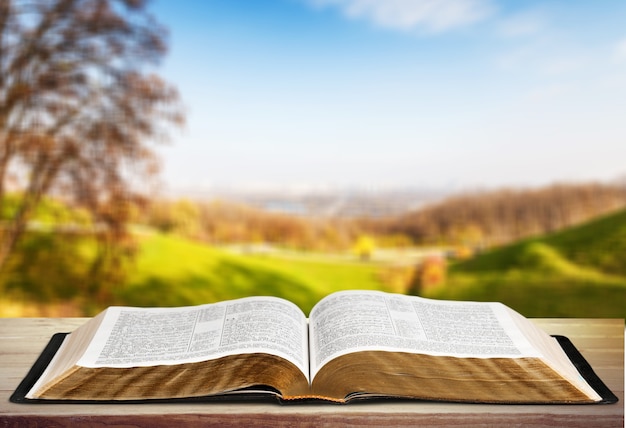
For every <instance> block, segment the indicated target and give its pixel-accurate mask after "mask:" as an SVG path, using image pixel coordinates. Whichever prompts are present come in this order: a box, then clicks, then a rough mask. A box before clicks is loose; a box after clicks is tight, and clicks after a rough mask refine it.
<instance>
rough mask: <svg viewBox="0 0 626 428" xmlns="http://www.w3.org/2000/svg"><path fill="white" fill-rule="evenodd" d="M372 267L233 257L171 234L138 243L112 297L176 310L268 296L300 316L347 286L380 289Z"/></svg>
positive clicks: (306, 259)
mask: <svg viewBox="0 0 626 428" xmlns="http://www.w3.org/2000/svg"><path fill="white" fill-rule="evenodd" d="M377 272H378V269H377V267H376V266H375V265H373V264H365V263H351V262H347V261H344V262H339V261H326V260H323V259H322V260H320V259H319V258H317V257H299V258H293V257H289V258H287V257H284V256H274V255H272V254H237V253H233V252H228V251H225V250H222V249H216V248H212V247H209V246H206V245H202V244H197V243H194V242H191V241H188V240H185V239H182V238H177V237H175V236H169V235H161V234H153V235H149V236H146V237H144V238H143V239H142V242H141V252H140V257H139V258H138V260H137V264H136V266H135V269H134V270H133V273H132V274H131V276H130V278H129V281H128V283H127V284H126V285H124V286H123V287H121V288H120V289H119V290H117V292H116V295H117V297H118V299H119V300H120V301H121V302H124V304H126V305H135V306H182V305H195V304H200V303H210V302H216V301H220V300H227V299H235V298H239V297H245V296H251V295H272V296H278V297H283V298H286V299H289V300H291V301H292V302H294V303H296V304H297V305H298V306H300V308H302V309H303V310H304V311H305V312H306V313H308V312H309V310H310V309H311V307H312V306H313V305H314V304H315V303H316V302H317V301H318V300H319V299H320V298H321V297H323V296H325V295H326V294H328V293H330V292H333V291H336V290H340V289H350V288H360V289H385V286H384V285H383V283H382V282H381V280H380V279H379V276H378V274H377Z"/></svg>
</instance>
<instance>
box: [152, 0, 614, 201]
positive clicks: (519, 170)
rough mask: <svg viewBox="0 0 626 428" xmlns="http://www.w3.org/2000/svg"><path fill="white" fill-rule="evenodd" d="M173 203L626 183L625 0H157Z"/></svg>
mask: <svg viewBox="0 0 626 428" xmlns="http://www.w3.org/2000/svg"><path fill="white" fill-rule="evenodd" d="M151 9H152V11H153V13H154V14H155V15H156V17H157V19H158V20H159V21H160V22H161V23H162V24H164V25H165V26H166V27H168V28H169V31H170V37H169V42H170V50H169V53H168V56H167V57H166V58H165V60H164V61H163V63H162V64H161V67H160V68H159V73H161V74H162V75H163V76H164V77H165V78H166V79H167V80H168V81H170V82H171V83H173V84H175V85H176V86H177V87H178V88H179V90H180V92H181V95H182V98H183V101H184V104H185V106H186V110H187V120H188V123H187V125H186V127H185V129H184V130H183V131H182V132H179V131H176V132H174V133H173V134H172V137H173V138H172V141H171V144H170V145H169V146H167V147H165V148H162V149H160V150H159V152H160V153H161V155H162V158H163V180H164V181H165V183H166V185H167V187H168V188H169V189H170V190H177V189H183V188H191V187H193V188H196V189H209V188H211V187H214V186H220V187H222V186H232V187H256V188H268V187H269V188H276V187H279V188H285V187H289V188H294V189H297V188H302V189H307V188H326V187H359V188H367V189H383V188H394V187H419V188H424V187H425V188H440V189H449V190H460V189H466V188H476V187H502V186H535V185H544V184H549V183H552V182H555V181H588V180H612V179H616V178H619V177H625V176H626V162H625V161H624V159H626V25H625V24H624V23H625V22H626V2H625V1H623V0H618V1H610V0H602V1H578V0H542V1H535V0H526V1H498V0H202V1H200V0H196V1H189V0H186V1H174V0H156V1H154V3H153V4H152V8H151Z"/></svg>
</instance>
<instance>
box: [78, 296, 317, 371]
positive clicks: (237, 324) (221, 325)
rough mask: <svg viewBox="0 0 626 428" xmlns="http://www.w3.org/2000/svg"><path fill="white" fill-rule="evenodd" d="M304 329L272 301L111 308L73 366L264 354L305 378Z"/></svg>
mask: <svg viewBox="0 0 626 428" xmlns="http://www.w3.org/2000/svg"><path fill="white" fill-rule="evenodd" d="M307 328H308V326H307V320H306V317H305V315H304V313H303V312H302V311H301V310H300V308H298V307H297V306H296V305H295V304H293V303H291V302H289V301H287V300H284V299H279V298H276V297H248V298H243V299H238V300H230V301H225V302H219V303H213V304H208V305H201V306H191V307H182V308H128V307H111V308H109V309H107V311H106V313H105V317H104V320H103V321H102V324H101V326H100V328H99V329H98V331H97V333H96V335H95V337H94V339H93V340H92V342H91V344H90V345H89V347H88V348H87V350H86V351H85V353H84V354H83V356H82V357H81V358H80V359H79V361H78V363H77V365H79V366H83V367H136V366H154V365H171V364H181V363H193V362H200V361H205V360H209V359H215V358H219V357H223V356H226V355H235V354H244V353H268V354H272V355H278V356H280V357H283V358H285V359H287V360H289V361H291V362H292V363H294V364H295V365H296V366H297V367H298V368H300V370H302V372H303V373H304V374H305V375H306V377H307V379H308V375H309V362H308V339H307V337H308V334H307Z"/></svg>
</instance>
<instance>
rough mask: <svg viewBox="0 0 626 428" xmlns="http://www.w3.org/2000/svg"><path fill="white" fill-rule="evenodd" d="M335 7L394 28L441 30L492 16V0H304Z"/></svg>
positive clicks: (434, 31) (351, 16) (352, 15)
mask: <svg viewBox="0 0 626 428" xmlns="http://www.w3.org/2000/svg"><path fill="white" fill-rule="evenodd" d="M307 1H308V2H309V3H310V4H313V5H315V6H318V7H326V6H330V7H335V8H337V9H339V10H340V11H341V12H342V13H343V14H344V15H345V16H347V17H348V18H351V19H363V20H367V21H371V22H372V23H374V24H375V25H377V26H380V27H384V28H390V29H394V30H402V31H409V30H419V31H424V32H428V33H440V32H444V31H448V30H453V29H455V28H458V27H463V26H466V25H469V24H472V23H475V22H478V21H481V20H483V19H486V18H487V17H489V16H491V15H492V13H493V12H494V7H493V5H492V3H491V0H307Z"/></svg>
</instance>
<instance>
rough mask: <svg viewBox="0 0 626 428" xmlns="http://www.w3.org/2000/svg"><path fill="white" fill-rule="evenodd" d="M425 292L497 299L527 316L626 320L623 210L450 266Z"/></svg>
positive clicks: (436, 295) (625, 220) (625, 223)
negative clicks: (438, 282)
mask: <svg viewBox="0 0 626 428" xmlns="http://www.w3.org/2000/svg"><path fill="white" fill-rule="evenodd" d="M426 294H427V295H428V296H429V297H433V298H440V299H456V300H478V301H486V300H493V301H500V302H503V303H505V304H507V305H509V306H511V307H513V308H515V309H516V310H518V311H519V312H521V313H522V314H524V315H525V316H529V317H617V318H626V211H622V212H619V213H616V214H613V215H610V216H607V217H604V218H601V219H598V220H595V221H593V222H589V223H587V224H584V225H582V226H579V227H575V228H571V229H568V230H565V231H562V232H559V233H556V234H553V235H549V236H545V237H541V238H534V239H528V240H524V241H521V242H518V243H515V244H513V245H510V246H507V247H504V248H500V249H495V250H493V251H490V252H488V253H485V254H483V255H480V256H478V257H476V258H474V259H472V260H468V261H465V262H460V263H457V264H454V265H452V266H451V268H450V271H449V274H448V279H447V281H446V284H445V286H442V287H439V288H437V289H433V290H430V291H428V292H427V293H426Z"/></svg>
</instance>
